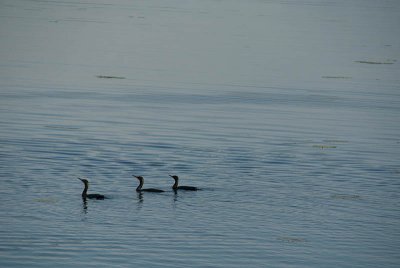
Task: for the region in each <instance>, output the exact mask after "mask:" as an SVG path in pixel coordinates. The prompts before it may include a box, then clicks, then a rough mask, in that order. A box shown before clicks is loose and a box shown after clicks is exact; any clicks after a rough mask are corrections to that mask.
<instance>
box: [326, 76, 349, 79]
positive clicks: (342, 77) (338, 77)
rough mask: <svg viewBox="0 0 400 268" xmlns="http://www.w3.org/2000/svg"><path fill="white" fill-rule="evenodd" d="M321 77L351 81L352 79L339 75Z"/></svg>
mask: <svg viewBox="0 0 400 268" xmlns="http://www.w3.org/2000/svg"><path fill="white" fill-rule="evenodd" d="M321 77H322V78H325V79H351V78H352V77H351V76H340V75H338V76H334V75H324V76H321Z"/></svg>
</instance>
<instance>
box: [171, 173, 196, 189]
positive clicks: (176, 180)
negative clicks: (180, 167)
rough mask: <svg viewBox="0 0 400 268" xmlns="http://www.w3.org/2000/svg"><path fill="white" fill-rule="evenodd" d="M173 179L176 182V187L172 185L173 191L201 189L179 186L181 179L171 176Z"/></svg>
mask: <svg viewBox="0 0 400 268" xmlns="http://www.w3.org/2000/svg"><path fill="white" fill-rule="evenodd" d="M169 176H170V177H171V178H173V179H174V180H175V183H174V185H172V190H174V191H176V190H184V191H197V190H199V188H197V187H194V186H178V183H179V177H178V176H176V175H169Z"/></svg>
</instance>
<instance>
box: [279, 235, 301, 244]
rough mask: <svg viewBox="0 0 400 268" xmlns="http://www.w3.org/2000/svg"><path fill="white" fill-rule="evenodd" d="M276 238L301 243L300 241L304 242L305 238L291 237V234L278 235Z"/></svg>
mask: <svg viewBox="0 0 400 268" xmlns="http://www.w3.org/2000/svg"><path fill="white" fill-rule="evenodd" d="M278 240H279V241H282V242H287V243H302V242H306V240H305V239H304V238H300V237H291V236H282V237H278Z"/></svg>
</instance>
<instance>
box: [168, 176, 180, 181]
mask: <svg viewBox="0 0 400 268" xmlns="http://www.w3.org/2000/svg"><path fill="white" fill-rule="evenodd" d="M169 176H170V177H171V178H173V179H174V180H178V179H179V177H178V176H176V175H169Z"/></svg>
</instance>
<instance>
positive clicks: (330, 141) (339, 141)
mask: <svg viewBox="0 0 400 268" xmlns="http://www.w3.org/2000/svg"><path fill="white" fill-rule="evenodd" d="M324 142H328V143H348V141H346V140H324Z"/></svg>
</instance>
